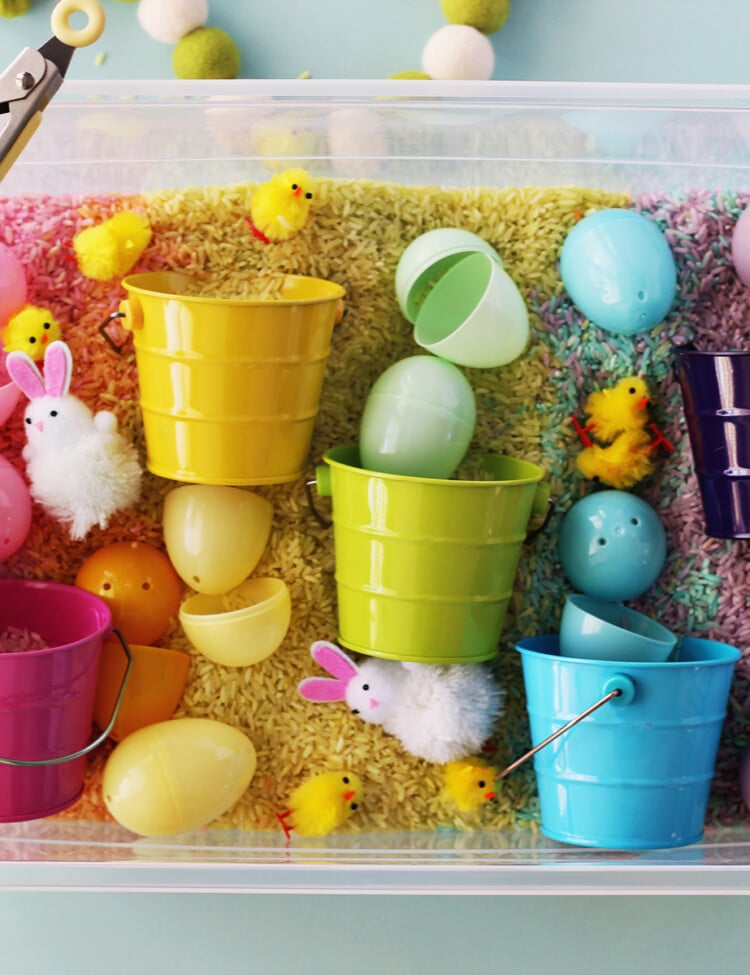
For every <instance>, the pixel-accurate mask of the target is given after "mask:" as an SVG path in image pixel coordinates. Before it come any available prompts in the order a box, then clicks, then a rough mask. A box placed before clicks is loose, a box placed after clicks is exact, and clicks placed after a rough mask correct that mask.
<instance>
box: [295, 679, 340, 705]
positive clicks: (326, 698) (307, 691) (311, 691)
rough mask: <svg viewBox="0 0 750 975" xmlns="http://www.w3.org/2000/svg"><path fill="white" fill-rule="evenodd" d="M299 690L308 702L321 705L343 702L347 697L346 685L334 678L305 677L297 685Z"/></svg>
mask: <svg viewBox="0 0 750 975" xmlns="http://www.w3.org/2000/svg"><path fill="white" fill-rule="evenodd" d="M297 690H298V691H299V693H300V696H301V697H304V699H305V700H306V701H316V702H318V703H320V704H323V703H326V704H330V703H331V702H333V701H343V700H344V698H345V697H346V684H344V683H343V682H342V681H340V680H335V679H334V678H333V677H305V679H304V680H301V681H300V682H299V684H298V685H297Z"/></svg>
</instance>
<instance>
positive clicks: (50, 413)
mask: <svg viewBox="0 0 750 975" xmlns="http://www.w3.org/2000/svg"><path fill="white" fill-rule="evenodd" d="M49 415H50V416H57V410H50V411H49Z"/></svg>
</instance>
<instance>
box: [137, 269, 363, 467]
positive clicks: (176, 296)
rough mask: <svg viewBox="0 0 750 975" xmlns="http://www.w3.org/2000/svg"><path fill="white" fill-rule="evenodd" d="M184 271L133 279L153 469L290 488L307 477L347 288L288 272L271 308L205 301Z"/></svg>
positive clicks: (143, 401)
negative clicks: (195, 292)
mask: <svg viewBox="0 0 750 975" xmlns="http://www.w3.org/2000/svg"><path fill="white" fill-rule="evenodd" d="M190 284H191V282H190V279H189V278H187V277H186V276H185V275H182V274H179V273H177V272H172V271H167V272H155V273H148V274H135V275H131V276H130V277H126V278H125V279H124V280H123V285H124V287H125V289H126V291H127V293H128V297H127V299H126V300H125V301H123V302H122V304H121V305H120V312H121V314H122V317H123V324H124V326H125V327H126V328H127V329H129V330H130V331H132V333H133V337H134V342H135V354H136V364H137V367H138V382H139V387H140V404H141V410H142V413H143V424H144V429H145V435H146V451H147V466H148V469H149V470H150V471H151V472H152V473H154V474H158V475H159V476H161V477H166V478H170V479H172V480H175V481H189V482H191V483H195V484H282V483H285V482H288V481H294V480H296V479H297V478H299V477H300V476H301V475H302V473H303V471H304V468H305V462H306V460H307V455H308V451H309V449H310V441H311V438H312V432H313V426H314V424H315V418H316V416H317V412H318V403H319V400H320V392H321V389H322V385H323V377H324V373H325V368H326V363H327V360H328V354H329V351H330V344H331V334H332V332H333V327H334V324H335V321H336V317H337V310H338V306H339V303H340V301H341V299H342V298H343V295H344V291H343V288H341V287H340V286H339V285H338V284H334V283H333V282H332V281H325V280H322V279H320V278H310V277H303V276H299V275H288V276H287V277H286V278H285V279H284V282H283V284H282V287H281V289H280V292H279V297H277V298H273V299H269V300H258V299H225V298H204V297H195V296H193V295H191V294H190V293H189V292H190V291H191V290H193V289H191V287H190Z"/></svg>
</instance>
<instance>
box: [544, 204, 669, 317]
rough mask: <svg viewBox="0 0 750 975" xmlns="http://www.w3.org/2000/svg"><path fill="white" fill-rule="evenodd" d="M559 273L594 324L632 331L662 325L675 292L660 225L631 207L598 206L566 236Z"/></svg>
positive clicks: (573, 298) (577, 304) (574, 300)
mask: <svg viewBox="0 0 750 975" xmlns="http://www.w3.org/2000/svg"><path fill="white" fill-rule="evenodd" d="M560 275H561V277H562V280H563V284H564V285H565V288H566V290H567V292H568V294H569V295H570V297H571V298H572V300H573V302H574V303H575V305H576V306H577V307H578V308H579V309H580V311H581V312H583V314H584V315H585V316H586V317H587V318H588V319H590V321H592V322H593V323H594V324H595V325H598V326H599V327H600V328H603V329H606V330H607V331H609V332H613V333H615V334H619V335H634V334H635V333H636V332H643V331H647V330H648V329H650V328H653V327H654V325H658V324H659V322H661V321H662V319H663V318H664V316H665V315H666V314H667V312H668V311H669V309H670V308H671V307H672V304H673V302H674V299H675V294H676V292H677V269H676V267H675V262H674V257H673V256H672V251H671V250H670V247H669V244H668V243H667V240H666V238H665V236H664V234H663V233H662V232H661V230H660V229H659V227H658V225H657V224H656V223H654V222H653V221H652V220H649V219H647V218H646V217H644V216H641V214H639V213H635V212H634V211H633V210H617V209H611V210H599V211H598V212H596V213H592V214H591V215H590V216H587V217H584V218H583V219H582V220H581V221H579V223H577V224H576V226H575V227H573V229H572V230H571V231H570V233H569V234H568V236H567V237H566V238H565V243H564V244H563V248H562V252H561V254H560Z"/></svg>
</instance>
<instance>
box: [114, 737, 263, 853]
mask: <svg viewBox="0 0 750 975" xmlns="http://www.w3.org/2000/svg"><path fill="white" fill-rule="evenodd" d="M255 766H256V754H255V748H254V747H253V744H252V742H251V741H250V739H249V738H247V737H246V736H245V735H244V734H242V732H241V731H238V730H237V729H236V728H232V727H231V726H230V725H227V724H224V723H223V722H221V721H213V720H211V719H209V718H176V719H174V720H172V721H162V722H160V723H158V724H153V725H149V726H148V727H147V728H141V729H140V730H139V731H134V732H133V734H132V735H128V737H127V738H125V739H123V741H121V742H120V744H119V745H117V747H116V748H115V749H114V751H113V752H112V754H111V755H110V756H109V758H108V760H107V764H106V766H105V768H104V775H103V777H102V793H103V795H104V802H105V804H106V806H107V809H108V810H109V812H110V813H111V814H112V816H114V818H115V819H116V820H117V822H118V823H120V824H121V825H122V826H124V827H125V828H126V829H129V830H131V831H132V832H133V833H138V834H139V835H141V836H175V835H177V834H178V833H185V832H188V831H190V830H194V829H199V828H200V827H201V826H205V825H206V824H208V823H210V822H212V821H213V820H214V819H216V818H217V817H218V816H221V815H222V814H223V813H225V812H226V811H227V810H228V809H229V808H230V807H231V806H233V805H234V803H235V802H236V801H237V800H238V799H239V798H240V796H241V795H242V793H243V792H244V791H245V789H247V787H248V785H249V784H250V781H251V780H252V777H253V775H254V773H255Z"/></svg>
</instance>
